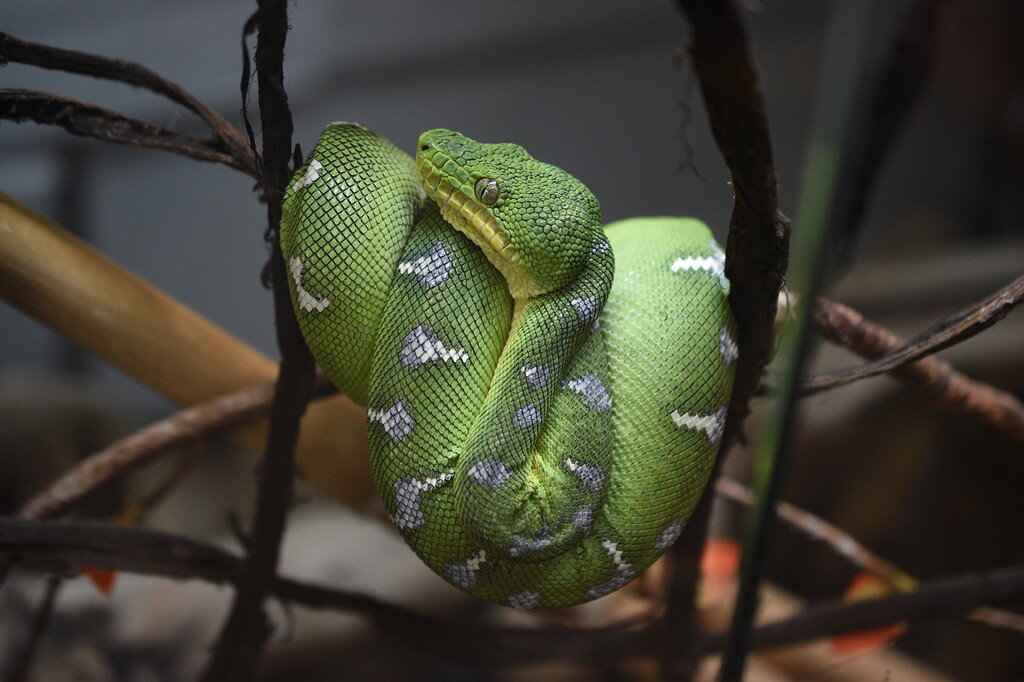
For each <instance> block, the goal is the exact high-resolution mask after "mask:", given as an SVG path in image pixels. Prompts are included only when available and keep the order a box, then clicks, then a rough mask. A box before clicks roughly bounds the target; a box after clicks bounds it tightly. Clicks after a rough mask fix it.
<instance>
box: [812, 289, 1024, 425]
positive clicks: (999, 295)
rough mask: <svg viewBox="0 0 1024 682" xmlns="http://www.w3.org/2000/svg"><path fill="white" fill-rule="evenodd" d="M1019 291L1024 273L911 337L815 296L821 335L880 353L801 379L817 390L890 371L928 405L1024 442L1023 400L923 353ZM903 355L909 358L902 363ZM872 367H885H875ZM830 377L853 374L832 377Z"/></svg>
mask: <svg viewBox="0 0 1024 682" xmlns="http://www.w3.org/2000/svg"><path fill="white" fill-rule="evenodd" d="M1022 294H1024V277H1022V278H1021V279H1018V280H1016V281H1015V282H1014V283H1012V284H1011V285H1009V286H1007V287H1004V288H1003V289H1001V290H1000V291H999V292H996V294H994V295H993V296H990V297H989V298H987V299H985V301H982V302H981V303H979V304H978V305H977V306H973V307H971V308H968V309H967V310H965V311H962V312H961V313H959V314H958V315H957V316H955V317H953V318H951V319H950V320H947V321H946V322H943V323H940V324H939V325H938V326H937V327H935V329H936V331H934V332H932V333H927V334H924V335H922V336H921V337H919V338H918V340H917V341H914V342H911V343H907V341H906V340H905V339H903V338H902V337H900V336H898V335H897V334H894V333H893V332H890V331H889V330H887V329H885V328H884V327H880V326H878V325H876V324H874V323H872V322H870V321H869V320H866V319H864V317H863V316H862V315H861V314H860V313H858V312H857V311H855V310H853V309H851V308H849V307H847V306H845V305H843V304H841V303H836V302H835V301H830V300H828V299H826V298H820V297H819V298H818V299H816V300H815V302H814V306H813V308H812V311H811V314H812V319H813V321H814V324H815V325H816V326H817V328H818V331H819V332H820V333H821V335H822V336H824V337H825V338H826V339H828V340H830V341H832V342H834V343H837V344H839V345H841V346H844V347H846V348H849V349H850V350H852V351H853V352H855V353H857V354H858V355H861V356H863V357H867V358H878V359H877V360H875V361H874V362H870V363H867V364H865V365H862V368H856V369H854V370H851V371H845V372H834V373H827V374H818V375H814V376H812V377H810V378H809V379H807V380H805V382H804V384H803V386H804V387H806V388H807V391H808V393H815V392H817V391H821V390H825V389H826V388H832V387H835V386H839V385H842V384H843V383H848V382H849V381H854V380H855V378H864V377H868V376H874V375H875V374H878V373H879V372H888V373H889V374H890V375H892V376H893V377H894V378H896V379H898V380H900V381H901V382H903V383H904V384H905V385H906V386H908V387H909V388H911V389H912V390H914V391H915V392H916V393H918V394H919V395H921V396H923V397H924V398H925V399H926V400H927V401H928V402H929V403H931V404H932V405H934V406H936V407H938V408H940V409H943V410H946V411H948V412H952V413H957V414H965V415H968V416H970V417H973V418H975V419H977V420H979V421H981V422H984V423H986V424H988V425H989V426H992V427H994V428H996V429H999V431H1001V432H1002V433H1005V434H1006V435H1008V436H1009V437H1011V438H1013V439H1014V440H1015V441H1017V442H1018V443H1024V403H1022V402H1021V401H1020V400H1019V399H1018V398H1016V397H1015V396H1013V395H1011V394H1009V393H1007V392H1005V391H1002V390H1000V389H998V388H996V387H994V386H992V385H991V384H987V383H984V382H981V381H977V380H975V379H971V378H970V377H967V376H965V375H964V374H961V373H960V372H958V371H957V370H956V369H955V368H954V367H953V366H952V365H950V364H949V363H948V362H945V361H944V360H939V359H938V358H934V357H923V356H924V355H925V354H927V353H931V352H935V351H936V350H938V349H939V348H942V347H946V346H948V345H950V344H952V343H956V342H957V341H959V340H963V339H965V338H968V337H969V336H971V335H973V334H976V333H978V332H979V331H981V329H984V328H987V327H989V326H991V325H992V324H994V323H995V321H996V319H998V318H999V317H1001V316H1002V315H1005V314H1006V311H1007V310H1008V309H1009V308H1010V307H1011V306H1013V305H1016V304H1017V303H1019V302H1020V300H1021V297H1022ZM947 323H948V326H947ZM906 358H910V359H909V360H906ZM914 358H921V359H918V360H915V359H914ZM901 360H903V361H905V362H906V363H907V364H902V362H901ZM876 368H883V369H880V370H878V371H875V370H876ZM833 377H855V378H849V379H848V381H847V380H843V381H841V382H839V381H837V382H833V381H832V378H833ZM817 378H821V380H816V379H817Z"/></svg>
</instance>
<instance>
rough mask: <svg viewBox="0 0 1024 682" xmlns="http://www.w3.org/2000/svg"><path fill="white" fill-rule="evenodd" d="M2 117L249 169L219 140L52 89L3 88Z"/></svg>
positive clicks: (16, 121)
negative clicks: (138, 117) (75, 97)
mask: <svg viewBox="0 0 1024 682" xmlns="http://www.w3.org/2000/svg"><path fill="white" fill-rule="evenodd" d="M0 119H6V120H10V121H14V122H15V123H21V122H22V121H26V120H27V121H34V122H35V123H41V124H45V125H55V126H59V127H61V128H63V129H64V130H66V131H68V132H69V133H71V134H72V135H78V136H80V137H93V138H96V139H97V140H102V141H104V142H115V143H117V144H124V145H130V146H133V147H149V148H152V149H164V150H167V151H171V152H175V153H176V154H182V155H183V156H187V157H189V158H192V159H197V160H199V161H213V162H216V163H223V164H226V165H228V166H231V167H232V168H234V169H236V170H240V171H242V172H249V169H247V168H246V167H245V166H244V165H243V163H242V162H241V161H239V160H238V159H236V158H235V157H234V156H232V155H231V154H229V153H227V152H226V151H224V150H223V146H222V145H220V144H219V141H217V140H214V141H213V142H210V141H207V140H200V139H198V138H195V137H189V136H188V135H181V134H179V133H176V132H174V131H172V130H168V129H166V128H160V127H159V126H155V125H153V124H152V123H147V122H146V121H140V120H138V119H134V118H129V117H128V116H125V115H124V114H121V113H118V112H116V111H111V110H110V109H103V108H102V107H98V106H96V105H94V104H89V103H87V102H81V101H79V100H76V99H71V98H70V97H62V96H60V95H53V94H50V93H48V92H33V91H30V90H16V89H7V88H4V89H0Z"/></svg>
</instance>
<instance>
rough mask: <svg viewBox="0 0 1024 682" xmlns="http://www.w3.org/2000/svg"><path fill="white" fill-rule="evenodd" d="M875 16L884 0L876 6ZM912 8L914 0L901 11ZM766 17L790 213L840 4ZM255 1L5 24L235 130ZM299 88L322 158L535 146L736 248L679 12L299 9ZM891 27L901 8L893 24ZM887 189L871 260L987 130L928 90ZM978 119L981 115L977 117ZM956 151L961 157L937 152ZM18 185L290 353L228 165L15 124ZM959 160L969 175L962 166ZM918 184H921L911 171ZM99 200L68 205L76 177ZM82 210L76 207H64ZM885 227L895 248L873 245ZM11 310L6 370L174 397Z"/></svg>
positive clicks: (32, 84)
mask: <svg viewBox="0 0 1024 682" xmlns="http://www.w3.org/2000/svg"><path fill="white" fill-rule="evenodd" d="M866 6H867V5H865V7H866ZM886 7H887V8H888V9H887V10H886V13H887V14H888V15H895V14H897V12H898V9H899V8H900V7H901V3H891V4H886ZM754 9H755V11H754V12H753V13H752V14H751V16H750V26H751V31H752V33H753V38H754V45H755V48H756V50H757V55H758V58H759V60H760V63H761V68H762V70H763V77H764V91H765V96H766V98H767V104H768V115H769V119H770V124H771V128H772V134H773V140H774V145H775V151H776V160H777V168H778V173H779V178H780V184H781V193H782V205H783V208H784V210H787V211H788V212H790V213H792V211H793V210H794V206H795V203H796V196H797V191H798V190H799V186H800V169H801V168H802V165H803V157H804V151H805V149H804V146H805V143H806V139H807V135H808V132H809V129H810V126H811V122H812V113H813V102H814V96H815V92H816V89H817V83H818V80H819V70H820V65H821V54H822V48H823V46H824V45H825V43H826V41H827V39H828V36H827V26H828V11H829V9H830V4H829V3H826V2H821V1H819V0H788V1H785V2H782V1H780V2H766V3H764V4H763V5H757V6H755V7H754ZM251 10H252V4H251V3H248V2H240V1H231V2H228V1H226V0H188V1H179V2H171V3H168V2H158V1H156V0H137V1H134V2H117V1H114V0H103V1H94V2H71V1H68V0H43V1H40V0H31V1H30V0H14V1H13V2H12V1H11V0H8V2H7V3H5V7H4V11H3V13H2V15H0V30H4V31H7V32H9V33H11V34H13V35H15V36H17V37H20V38H23V39H26V40H32V41H38V42H42V43H48V44H52V45H56V46H60V47H65V48H72V49H78V50H84V51H89V52H96V53H100V54H104V55H107V56H111V57H118V58H123V59H128V60H132V61H136V62H139V63H141V64H143V65H146V66H147V67H150V68H151V69H153V70H155V71H157V72H158V73H160V74H162V75H163V76H165V77H167V78H169V79H171V80H174V81H176V82H178V83H180V84H182V85H183V86H184V87H186V88H187V89H189V90H191V91H192V92H193V93H195V94H196V95H197V96H198V97H199V98H200V99H202V100H203V101H205V102H207V103H208V104H210V105H212V106H213V107H214V108H215V109H217V110H219V111H220V112H222V113H224V114H225V115H227V116H229V117H230V118H232V119H238V112H239V106H240V99H239V94H238V80H239V74H240V62H241V56H240V53H241V50H240V45H239V43H240V32H241V26H242V24H243V22H244V21H245V19H246V17H247V16H248V14H249V13H250V11H251ZM290 19H291V23H292V32H291V33H290V35H289V38H288V47H287V61H286V85H287V88H288V91H289V94H290V98H291V99H290V101H291V105H292V108H293V111H294V114H295V123H296V131H295V140H296V141H297V142H299V143H301V144H302V145H303V147H304V148H305V149H307V150H308V149H310V148H311V146H312V143H313V141H314V140H315V139H316V136H317V135H318V133H319V130H320V129H321V128H322V127H323V126H324V125H325V124H326V123H328V122H331V121H335V120H349V121H358V122H361V123H363V124H365V125H368V126H370V127H372V128H374V129H376V130H377V131H378V132H380V133H382V134H384V135H385V136H387V137H389V138H391V139H392V140H394V141H395V142H396V143H397V144H398V145H399V146H401V147H403V148H406V149H409V150H411V149H412V148H413V146H414V144H415V140H416V137H417V135H418V134H419V133H420V132H421V131H423V130H426V129H429V128H433V127H448V128H453V129H456V130H460V131H461V132H463V133H466V134H468V135H470V136H472V137H476V138H478V139H482V140H485V141H515V142H518V143H520V144H522V145H524V146H526V147H527V148H528V149H529V150H530V151H531V152H532V153H533V154H534V156H536V157H538V158H541V159H543V160H545V161H548V162H551V163H554V164H556V165H559V166H561V167H563V168H565V169H567V170H569V171H570V172H572V173H573V174H575V175H577V176H578V177H580V178H581V179H582V180H583V181H584V182H586V183H587V184H588V185H589V186H590V187H591V189H592V190H593V191H594V192H595V194H596V195H597V196H598V198H599V199H600V200H601V203H602V206H603V210H604V213H605V217H606V219H608V220H613V219H617V218H622V217H627V216H632V215H644V214H647V215H657V214H682V215H694V216H697V217H699V218H702V219H703V220H705V221H707V222H708V223H709V224H710V225H712V226H713V229H714V230H715V232H716V233H717V234H718V235H719V236H724V228H725V226H726V224H727V220H728V215H729V210H730V203H731V191H730V187H729V186H728V183H727V179H728V176H727V174H726V171H725V169H724V167H723V165H722V163H721V160H720V157H719V156H718V153H717V150H716V149H715V147H714V143H713V141H712V139H711V137H710V134H709V131H708V129H707V122H706V120H705V117H704V114H703V105H702V103H701V100H700V96H699V92H698V89H697V87H696V84H695V80H694V78H693V76H692V74H691V73H690V70H689V67H688V66H687V65H683V66H679V65H678V64H677V63H676V55H677V54H678V53H679V50H680V48H681V47H682V46H683V45H684V44H685V41H686V40H687V36H688V28H687V26H686V25H685V23H684V22H683V21H682V19H681V18H680V17H679V15H678V14H677V12H676V11H675V8H674V6H673V4H672V3H670V2H668V1H667V0H654V1H650V2H634V3H628V2H627V3H623V2H612V1H601V2H568V1H566V2H553V1H551V0H523V1H518V2H490V3H480V2H465V1H461V0H441V1H433V2H423V1H413V0H393V1H390V2H370V3H366V2H363V3H341V2H334V1H329V0H301V1H299V2H294V3H292V4H291V6H290ZM876 23H877V25H878V34H879V35H880V36H883V37H884V35H885V33H886V31H887V30H888V29H887V27H888V26H889V25H890V24H891V16H886V17H879V18H877V19H876ZM0 86H2V87H25V88H31V89H37V90H47V91H52V92H58V93H63V94H68V95H72V96H77V97H80V98H82V99H85V100H87V101H90V102H93V103H97V104H100V105H103V106H106V107H109V108H113V109H115V110H119V111H122V112H125V113H127V114H130V115H134V116H138V117H141V118H144V119H147V120H150V121H153V122H154V123H156V124H159V125H162V126H170V127H173V128H176V129H178V130H181V131H188V132H200V129H199V128H198V127H197V125H196V123H195V122H194V120H193V118H192V117H191V116H190V115H189V114H188V113H187V112H183V111H181V110H180V109H177V108H175V107H174V106H173V105H171V104H169V103H167V102H165V101H164V100H162V99H160V98H158V97H156V96H154V95H151V94H149V93H147V92H143V91H139V90H134V89H132V88H129V87H126V86H122V85H118V84H111V83H106V82H102V81H97V80H93V79H89V78H82V77H75V76H70V75H66V74H61V73H56V72H49V71H44V70H40V69H36V68H32V67H26V66H23V65H19V64H11V65H8V66H6V67H4V68H3V69H0ZM928 101H929V105H928V106H927V107H925V109H924V111H925V114H922V115H920V116H918V117H916V119H915V121H914V122H913V126H914V127H913V128H912V129H911V133H910V134H909V135H908V136H907V137H906V139H905V140H904V141H903V142H901V143H900V146H899V147H898V149H897V151H896V154H895V159H894V161H893V163H892V164H890V167H889V168H890V170H887V171H886V173H887V175H890V176H896V177H898V178H899V180H900V181H899V182H898V186H896V187H893V186H892V183H890V185H889V186H888V187H889V188H887V185H886V184H884V183H883V186H882V190H881V192H880V195H879V199H878V201H877V202H876V205H875V206H876V208H875V210H874V211H873V212H872V223H871V224H870V225H869V228H871V225H873V226H874V227H873V228H872V229H869V230H868V237H867V238H866V242H865V247H864V248H865V251H867V252H868V253H869V254H870V253H871V249H878V248H881V244H882V243H885V245H886V248H890V247H891V246H892V245H893V244H898V243H899V241H900V239H901V237H900V234H901V233H900V231H899V230H894V228H893V225H894V220H897V219H898V218H899V217H900V216H905V215H908V214H910V213H913V212H914V211H915V210H916V207H921V206H924V207H929V206H934V205H935V203H936V202H939V201H941V202H945V203H946V204H947V205H949V204H950V203H952V204H954V208H955V203H956V201H957V197H956V196H954V195H951V193H950V191H949V186H950V184H951V183H959V184H960V187H961V189H962V188H963V177H964V173H963V171H962V168H963V166H964V164H971V163H973V162H975V160H976V157H977V156H978V151H977V145H976V140H977V138H978V137H983V136H984V131H983V129H982V128H981V127H980V126H978V125H977V124H976V123H971V122H970V121H969V120H967V119H965V117H964V116H963V115H962V114H961V113H959V112H958V111H957V110H956V109H955V107H950V106H948V105H947V104H946V103H944V102H943V99H942V97H941V96H940V97H936V96H930V98H929V100H928ZM965 120H966V121H967V125H966V126H965ZM936 139H941V140H943V143H942V146H941V152H940V150H939V148H938V147H937V146H936V145H935V144H934V141H935V140H936ZM0 150H2V153H0V188H2V190H3V191H5V192H7V193H9V194H11V195H13V196H14V197H16V198H17V199H19V200H21V201H23V202H26V203H27V204H29V205H30V206H31V207H33V208H35V209H36V210H38V211H40V212H41V213H43V214H45V215H47V216H49V217H52V218H54V219H55V220H57V221H58V222H61V223H63V224H71V226H72V227H74V228H75V229H76V230H77V231H79V232H80V234H82V235H83V236H84V237H85V238H86V239H88V240H89V241H90V242H91V243H93V244H94V245H96V246H97V247H98V248H99V249H100V250H101V251H103V252H104V253H106V254H108V255H110V256H111V257H112V258H114V259H115V260H116V261H118V262H119V263H121V264H123V265H125V266H126V267H128V268H129V269H131V270H132V271H134V272H136V273H138V274H139V275H141V276H142V277H144V278H146V279H148V280H150V281H151V282H153V283H154V284H155V285H156V286H158V287H160V288H162V289H163V290H165V291H166V292H168V293H169V294H171V295H172V296H174V297H176V298H178V299H180V300H182V301H184V302H185V303H186V304H188V305H189V306H191V307H193V308H194V309H196V310H198V311H199V312H200V313H202V314H203V315H206V316H208V317H209V318H210V319H212V320H214V321H215V322H216V323H218V324H220V325H222V326H223V327H225V328H226V329H228V330H229V331H231V332H232V333H234V334H236V335H238V336H239V337H241V338H243V339H244V340H246V341H248V342H249V343H252V344H253V345H255V346H257V347H258V348H260V349H262V350H264V351H265V352H268V353H270V354H271V355H274V349H273V332H272V322H271V314H270V300H269V295H268V293H267V292H266V291H265V290H264V289H262V288H261V286H260V284H259V272H260V269H261V267H262V265H263V262H264V259H265V257H266V250H265V245H264V244H263V242H262V234H263V230H264V227H265V225H264V215H265V214H264V209H263V207H262V206H261V205H259V204H258V203H257V202H256V200H255V199H254V194H253V192H252V182H251V181H250V180H249V179H248V178H247V177H244V176H242V175H241V174H239V173H237V172H235V171H233V170H231V169H228V168H226V167H221V166H216V165H212V164H203V163H198V162H195V161H192V160H189V159H185V158H183V157H178V156H174V155H171V154H169V153H166V152H161V151H154V150H138V149H130V148H123V147H117V146H114V145H109V144H103V143H100V142H97V141H92V140H83V139H79V138H73V137H71V136H69V135H67V134H65V133H64V132H63V131H61V130H56V129H50V128H46V127H41V126H37V125H34V124H22V125H14V124H11V123H9V122H0ZM953 158H955V159H958V161H957V162H956V163H950V159H953ZM910 178H912V181H907V179H910ZM69 185H70V186H74V187H75V188H76V189H77V190H78V195H79V196H80V197H81V200H80V202H79V204H78V206H77V208H75V209H72V211H71V213H70V215H69V212H68V210H67V208H66V206H67V204H66V203H65V202H66V199H67V197H68V187H69ZM62 206H64V208H63V209H62ZM872 235H875V236H872ZM66 346H67V344H66V342H64V341H62V340H61V339H60V338H58V337H57V336H56V335H54V334H53V333H51V332H49V331H48V330H47V329H45V328H43V327H42V326H41V325H39V324H37V323H36V322H34V321H33V320H31V319H29V318H27V317H25V316H24V315H22V314H21V313H20V312H18V311H16V310H14V309H13V308H11V307H9V306H6V305H0V348H2V352H0V370H2V373H0V378H2V377H5V376H6V377H10V376H11V375H12V373H14V374H17V373H22V374H23V373H25V372H28V373H30V374H32V375H37V374H39V375H44V376H46V375H49V374H51V373H56V374H57V375H58V378H59V381H68V382H72V381H73V382H77V383H79V384H81V385H84V386H87V387H89V388H90V389H95V390H97V391H99V393H100V394H101V395H102V396H103V397H104V399H105V400H110V401H111V406H112V407H113V408H114V409H115V410H116V411H117V412H118V413H121V414H124V415H126V416H130V417H131V418H132V419H148V418H152V417H153V416H155V415H157V414H160V413H162V412H166V411H167V410H169V409H170V406H169V405H168V404H167V403H166V402H165V401H164V400H163V399H162V398H160V397H159V396H156V395H154V394H152V393H151V392H150V391H148V390H147V389H145V388H144V387H141V386H139V385H137V384H136V383H135V382H134V381H133V380H131V379H129V378H127V377H124V376H122V375H121V374H120V373H118V372H117V371H116V370H113V369H111V368H109V367H107V366H105V365H104V364H103V363H101V362H99V361H96V360H93V359H90V358H87V357H84V356H83V355H82V354H76V353H75V352H74V351H73V350H69V349H68V348H67V347H66Z"/></svg>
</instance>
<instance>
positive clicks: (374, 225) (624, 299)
mask: <svg viewBox="0 0 1024 682" xmlns="http://www.w3.org/2000/svg"><path fill="white" fill-rule="evenodd" d="M280 240H281V249H282V253H283V255H284V258H285V260H286V263H287V267H288V272H289V286H290V287H291V294H292V302H293V305H294V308H295V314H296V316H297V317H298V321H299V324H300V326H301V328H302V332H303V335H304V336H305V339H306V342H307V343H308V345H309V347H310V349H311V350H312V352H313V355H314V357H315V358H316V360H317V362H318V363H319V364H320V366H321V368H322V369H323V371H324V372H325V373H326V374H327V376H328V377H329V378H330V379H331V380H332V381H333V382H334V383H335V384H336V385H337V386H338V388H339V389H340V390H341V391H343V392H344V393H346V394H348V395H349V396H350V397H351V398H352V399H353V400H355V401H356V402H357V403H359V404H361V405H363V406H365V407H366V408H367V419H368V432H369V441H370V443H369V444H370V457H371V465H372V469H373V474H374V478H375V481H376V484H377V488H378V490H379V492H380V495H381V497H382V499H383V501H384V505H385V507H386V509H387V511H388V513H389V515H390V518H391V520H392V522H393V523H394V525H395V527H396V528H397V529H398V531H399V532H400V533H401V534H402V536H403V537H404V539H405V540H406V542H407V543H408V544H409V545H410V546H411V547H412V549H413V550H414V551H415V552H416V554H417V555H419V557H420V558H421V559H422V560H423V561H424V562H425V563H426V564H427V565H428V566H429V567H430V568H431V569H432V570H434V571H435V572H436V573H437V574H439V575H440V576H442V577H443V578H445V579H446V580H447V581H448V582H449V583H451V584H452V585H455V586H456V587H459V588H461V589H462V590H465V591H466V592H469V593H470V594H472V595H474V596H476V597H479V598H481V599H484V600H487V601H490V602H493V603H496V604H503V605H506V606H513V607H517V608H538V607H544V608H551V607H562V606H570V605H573V604H579V603H582V602H585V601H589V600H591V599H596V598H598V597H601V596H603V595H606V594H608V593H610V592H612V591H614V590H616V589H618V588H619V587H622V586H623V585H625V584H626V583H628V582H630V581H631V580H632V579H633V578H635V577H636V576H638V575H639V574H640V573H641V572H642V571H643V570H644V569H646V568H647V567H648V566H649V565H650V564H651V563H652V562H654V560H655V559H657V558H658V556H660V555H661V554H662V553H663V552H664V551H665V550H666V549H667V548H668V547H669V546H671V545H672V543H673V542H675V540H676V539H677V538H678V537H679V534H680V533H681V531H682V530H683V527H684V525H685V524H686V521H687V519H688V518H689V517H690V515H691V514H692V512H693V509H694V507H695V505H696V503H697V499H698V497H699V496H700V494H701V491H702V490H703V488H704V486H705V484H706V483H707V479H708V476H709V474H710V470H711V466H712V464H713V462H714V458H715V454H716V452H717V450H718V444H719V441H720V439H721V435H722V429H723V425H724V422H725V415H726V410H727V404H728V401H729V394H730V390H731V386H732V379H733V373H734V365H735V360H736V355H737V348H736V343H735V341H734V333H735V325H734V321H733V318H732V315H731V313H730V310H729V306H728V300H727V299H728V296H727V294H728V289H729V283H728V280H727V279H726V278H725V276H724V272H723V262H724V254H723V253H722V251H721V249H720V248H719V247H718V245H717V244H715V242H714V240H713V239H712V237H711V233H710V232H709V230H708V228H707V227H706V226H705V225H704V224H703V223H701V222H699V221H697V220H693V219H685V218H634V219H630V220H624V221H620V222H617V223H614V224H611V225H606V226H603V227H602V222H601V210H600V207H599V205H598V202H597V199H595V198H594V195H593V194H591V193H590V191H589V190H588V189H587V188H586V187H585V186H584V185H583V184H582V183H581V182H580V181H578V180H577V179H575V178H574V177H572V176H571V175H569V174H568V173H566V172H565V171H563V170H560V169H558V168H555V167H554V166H550V165H548V164H545V163H541V162H540V161H537V160H535V159H533V157H531V156H530V155H529V154H528V153H527V152H526V150H524V149H523V148H522V147H519V146H517V145H514V144H482V143H478V142H475V141H473V140H470V139H469V138H466V137H464V136H462V135H460V134H458V133H455V132H451V131H448V130H431V131H429V132H426V133H424V134H423V135H422V136H421V137H420V139H419V143H418V147H417V154H416V158H415V160H414V159H412V158H411V157H409V156H408V155H407V154H405V153H404V152H402V151H401V150H399V149H398V148H397V147H396V146H394V145H393V144H392V143H391V142H389V141H388V140H386V139H384V138H383V137H380V136H379V135H376V134H375V133H373V132H372V131H370V130H368V129H366V128H363V127H362V126H358V125H354V124H344V123H339V124H333V125H331V126H329V127H328V128H327V129H326V130H325V131H324V133H323V134H322V136H321V137H320V139H319V140H318V142H317V144H316V146H315V148H314V149H313V151H312V153H311V154H310V156H309V157H308V158H307V160H306V163H305V165H303V166H302V167H301V168H299V169H298V170H297V171H296V173H295V176H294V178H293V179H292V181H291V184H290V186H289V187H288V189H287V190H286V193H285V197H284V206H283V219H282V222H281V230H280ZM613 254H614V255H613Z"/></svg>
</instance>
